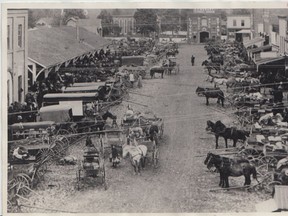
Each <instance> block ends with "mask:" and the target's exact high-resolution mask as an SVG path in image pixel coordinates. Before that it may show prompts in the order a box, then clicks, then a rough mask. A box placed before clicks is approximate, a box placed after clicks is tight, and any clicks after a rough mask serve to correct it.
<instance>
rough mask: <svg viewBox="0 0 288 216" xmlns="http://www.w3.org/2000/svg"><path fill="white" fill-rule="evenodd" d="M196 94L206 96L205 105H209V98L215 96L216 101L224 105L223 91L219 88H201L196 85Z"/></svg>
mask: <svg viewBox="0 0 288 216" xmlns="http://www.w3.org/2000/svg"><path fill="white" fill-rule="evenodd" d="M196 94H197V95H198V96H205V97H206V105H207V106H208V105H209V98H217V103H220V101H221V104H222V107H224V100H225V97H224V92H223V91H222V90H221V89H220V88H203V87H198V88H197V89H196Z"/></svg>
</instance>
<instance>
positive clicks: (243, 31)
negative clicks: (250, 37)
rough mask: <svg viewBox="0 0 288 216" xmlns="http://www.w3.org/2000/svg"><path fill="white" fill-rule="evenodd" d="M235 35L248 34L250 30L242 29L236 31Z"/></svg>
mask: <svg viewBox="0 0 288 216" xmlns="http://www.w3.org/2000/svg"><path fill="white" fill-rule="evenodd" d="M236 33H241V34H250V33H251V30H250V29H242V30H240V31H237V32H236Z"/></svg>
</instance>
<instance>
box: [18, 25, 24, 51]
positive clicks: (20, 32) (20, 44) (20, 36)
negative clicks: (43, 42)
mask: <svg viewBox="0 0 288 216" xmlns="http://www.w3.org/2000/svg"><path fill="white" fill-rule="evenodd" d="M22 33H23V32H22V24H19V25H18V47H22Z"/></svg>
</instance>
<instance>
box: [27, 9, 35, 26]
mask: <svg viewBox="0 0 288 216" xmlns="http://www.w3.org/2000/svg"><path fill="white" fill-rule="evenodd" d="M36 21H37V19H36V17H35V16H33V11H32V10H30V9H29V10H28V28H34V27H35V26H36Z"/></svg>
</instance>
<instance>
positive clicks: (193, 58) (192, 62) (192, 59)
mask: <svg viewBox="0 0 288 216" xmlns="http://www.w3.org/2000/svg"><path fill="white" fill-rule="evenodd" d="M194 62H195V57H194V56H193V55H192V56H191V64H192V66H194Z"/></svg>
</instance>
